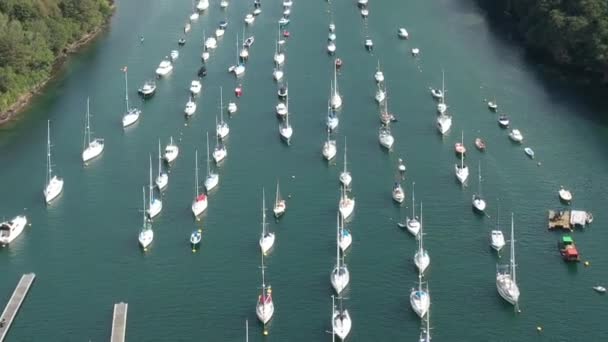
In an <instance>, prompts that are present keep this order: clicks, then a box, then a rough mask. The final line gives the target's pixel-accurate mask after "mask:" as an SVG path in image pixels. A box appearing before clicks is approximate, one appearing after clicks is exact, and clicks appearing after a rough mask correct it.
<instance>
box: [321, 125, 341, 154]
mask: <svg viewBox="0 0 608 342" xmlns="http://www.w3.org/2000/svg"><path fill="white" fill-rule="evenodd" d="M337 152H338V149H337V148H336V141H335V140H332V139H331V133H330V130H327V140H326V141H325V142H324V143H323V148H322V150H321V153H322V154H323V157H324V158H325V159H326V160H327V161H330V160H332V159H334V157H335V156H336V154H337Z"/></svg>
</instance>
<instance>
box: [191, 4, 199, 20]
mask: <svg viewBox="0 0 608 342" xmlns="http://www.w3.org/2000/svg"><path fill="white" fill-rule="evenodd" d="M198 17H199V14H198V10H197V7H196V6H195V5H194V0H192V14H190V21H195V20H198Z"/></svg>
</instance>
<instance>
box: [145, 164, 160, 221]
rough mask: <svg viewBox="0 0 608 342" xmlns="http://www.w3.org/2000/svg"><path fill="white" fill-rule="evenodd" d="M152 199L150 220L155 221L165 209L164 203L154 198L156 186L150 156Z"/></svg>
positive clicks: (149, 206) (149, 209) (149, 208)
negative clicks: (153, 180) (153, 181)
mask: <svg viewBox="0 0 608 342" xmlns="http://www.w3.org/2000/svg"><path fill="white" fill-rule="evenodd" d="M149 189H150V196H149V197H150V198H149V203H148V218H150V219H153V218H154V217H156V215H158V214H160V212H161V210H162V209H163V202H162V201H161V200H160V199H159V198H154V185H153V183H152V155H150V185H149Z"/></svg>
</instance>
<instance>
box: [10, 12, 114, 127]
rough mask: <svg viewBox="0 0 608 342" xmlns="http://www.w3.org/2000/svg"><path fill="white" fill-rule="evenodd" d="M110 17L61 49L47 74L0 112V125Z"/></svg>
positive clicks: (52, 75) (105, 25)
mask: <svg viewBox="0 0 608 342" xmlns="http://www.w3.org/2000/svg"><path fill="white" fill-rule="evenodd" d="M109 3H110V9H111V11H112V14H113V13H114V12H115V11H116V4H115V1H114V0H111V1H109ZM111 17H112V15H110V16H108V17H107V18H106V20H105V21H104V22H103V23H102V24H101V25H100V26H98V27H97V28H95V29H94V30H93V31H90V32H87V33H85V34H84V35H83V36H82V37H81V38H80V39H78V40H77V41H75V42H73V43H71V44H69V45H68V46H66V47H65V48H64V49H62V51H61V53H59V54H58V55H57V57H56V58H55V60H54V62H53V66H52V68H51V72H50V73H49V75H48V76H47V77H46V78H44V79H43V80H42V81H40V82H38V83H37V84H35V85H34V86H32V87H30V89H28V90H27V91H26V92H24V93H23V94H22V95H21V96H19V98H18V99H17V100H16V101H15V102H14V103H13V104H11V105H10V106H9V107H8V108H7V109H6V110H4V111H2V112H0V126H2V125H5V124H7V123H8V122H10V121H12V120H14V119H15V118H17V117H18V116H19V114H21V113H22V112H23V111H24V110H25V109H26V108H27V107H28V105H29V104H30V103H31V101H32V99H33V98H34V97H35V96H36V95H37V94H39V93H40V92H41V91H42V90H43V89H44V87H45V86H46V85H47V84H48V82H49V81H50V80H52V79H53V78H54V77H55V76H57V73H58V72H59V70H60V69H61V66H62V65H63V63H65V61H66V60H67V59H68V57H69V56H70V55H71V54H74V53H76V52H78V51H79V50H80V48H82V47H83V46H85V45H86V44H88V43H90V42H91V41H93V40H94V39H95V38H97V37H98V36H99V34H101V33H102V32H104V31H105V29H106V28H107V27H108V25H109V23H110V19H111Z"/></svg>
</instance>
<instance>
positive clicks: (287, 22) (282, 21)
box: [279, 17, 289, 26]
mask: <svg viewBox="0 0 608 342" xmlns="http://www.w3.org/2000/svg"><path fill="white" fill-rule="evenodd" d="M287 24H289V18H285V17H281V19H279V25H281V26H285V25H287Z"/></svg>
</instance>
